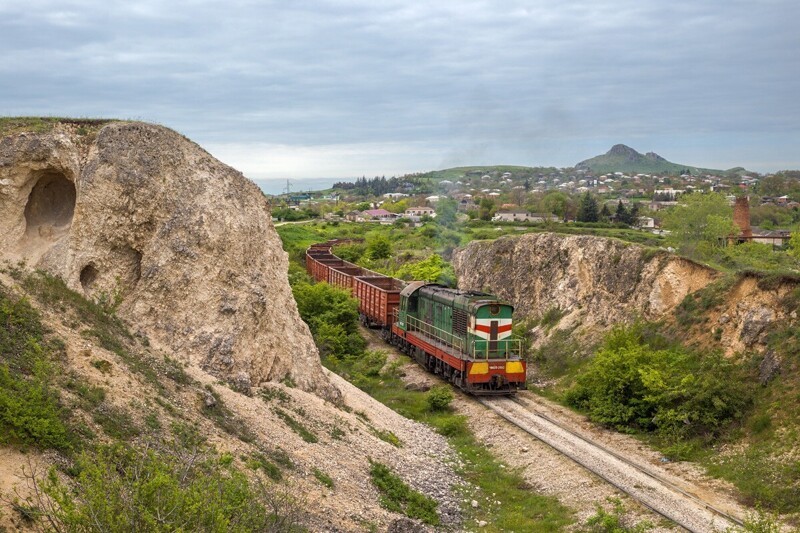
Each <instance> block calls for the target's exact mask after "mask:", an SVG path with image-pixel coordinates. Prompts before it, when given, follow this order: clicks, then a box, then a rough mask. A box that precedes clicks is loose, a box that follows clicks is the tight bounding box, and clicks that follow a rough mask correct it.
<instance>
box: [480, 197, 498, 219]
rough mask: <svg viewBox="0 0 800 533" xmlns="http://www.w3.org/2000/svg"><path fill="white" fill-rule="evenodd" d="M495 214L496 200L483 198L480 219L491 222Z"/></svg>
mask: <svg viewBox="0 0 800 533" xmlns="http://www.w3.org/2000/svg"><path fill="white" fill-rule="evenodd" d="M494 212H495V206H494V200H492V199H491V198H481V203H480V204H479V206H478V218H480V219H481V220H491V219H492V216H494Z"/></svg>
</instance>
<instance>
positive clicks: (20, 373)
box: [0, 288, 71, 450]
mask: <svg viewBox="0 0 800 533" xmlns="http://www.w3.org/2000/svg"><path fill="white" fill-rule="evenodd" d="M55 348H56V346H55V345H54V343H53V342H52V341H48V340H47V339H46V338H45V333H44V327H43V326H42V323H41V320H40V318H39V314H38V313H37V312H36V310H35V309H33V308H32V307H31V306H30V304H28V302H27V301H26V300H24V299H16V300H15V299H11V298H9V297H8V296H6V294H5V293H4V292H3V291H2V288H0V354H2V356H3V362H2V364H0V444H4V445H5V444H18V445H22V446H38V447H41V448H57V449H62V450H64V449H69V448H70V447H71V443H70V439H69V432H68V429H67V425H66V418H67V417H66V413H65V412H64V410H63V409H62V408H61V406H60V404H59V397H58V393H57V392H56V390H55V387H54V386H53V381H54V379H55V376H56V369H55V367H54V366H53V364H52V361H51V360H52V359H53V358H54V356H55V352H56V350H55Z"/></svg>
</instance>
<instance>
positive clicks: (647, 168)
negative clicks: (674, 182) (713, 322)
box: [575, 144, 725, 174]
mask: <svg viewBox="0 0 800 533" xmlns="http://www.w3.org/2000/svg"><path fill="white" fill-rule="evenodd" d="M575 168H578V169H584V170H591V171H592V172H594V173H595V174H607V173H609V172H625V173H629V174H630V173H633V174H639V173H642V174H676V173H680V172H681V171H686V170H688V171H689V172H690V173H692V174H724V173H725V171H724V170H715V169H712V168H700V167H693V166H691V165H682V164H679V163H671V162H669V161H667V160H666V159H664V158H663V157H661V156H660V155H658V154H656V153H654V152H647V153H646V154H640V153H639V152H637V151H636V150H634V149H633V148H631V147H629V146H625V145H624V144H616V145H614V146H612V147H611V150H609V151H608V152H606V153H605V154H603V155H598V156H597V157H593V158H591V159H587V160H585V161H581V162H580V163H578V164H577V165H575Z"/></svg>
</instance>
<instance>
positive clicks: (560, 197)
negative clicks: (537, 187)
mask: <svg viewBox="0 0 800 533" xmlns="http://www.w3.org/2000/svg"><path fill="white" fill-rule="evenodd" d="M569 204H570V200H569V197H568V196H567V195H566V194H564V193H563V192H560V191H552V192H548V193H547V194H545V195H544V198H542V208H543V211H544V212H545V213H553V214H554V215H558V218H560V219H561V220H565V219H566V217H567V213H568V211H569Z"/></svg>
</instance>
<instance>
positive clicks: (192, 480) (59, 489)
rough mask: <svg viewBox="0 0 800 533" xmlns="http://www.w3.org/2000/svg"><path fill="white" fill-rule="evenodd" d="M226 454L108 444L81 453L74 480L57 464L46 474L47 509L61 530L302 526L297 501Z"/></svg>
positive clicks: (289, 528)
mask: <svg viewBox="0 0 800 533" xmlns="http://www.w3.org/2000/svg"><path fill="white" fill-rule="evenodd" d="M223 459H224V458H223V457H221V456H218V455H216V454H214V453H212V452H209V451H202V452H199V453H186V451H185V450H182V449H179V448H177V447H171V448H166V449H163V448H158V447H147V449H144V450H136V449H133V448H130V447H127V446H121V445H117V446H108V447H103V448H100V449H99V450H98V452H97V453H96V454H91V455H89V454H82V455H81V456H80V457H79V458H78V459H77V464H76V471H77V472H79V474H78V475H77V477H76V478H75V480H74V482H73V483H72V484H71V486H66V485H65V484H64V483H63V482H62V481H61V480H60V479H59V476H58V474H57V473H56V470H55V469H51V470H50V472H49V475H48V476H47V478H46V479H44V480H38V482H37V484H38V485H39V487H40V488H41V490H42V493H43V494H44V495H45V496H43V498H45V497H46V498H47V500H45V501H42V502H40V503H42V504H43V505H40V508H42V509H45V514H46V515H47V516H46V517H47V519H48V521H49V523H50V525H51V526H53V528H54V529H55V530H57V531H94V530H99V531H110V532H123V531H156V530H158V531H241V532H244V531H292V530H294V528H295V526H296V524H297V520H298V516H299V513H298V510H297V509H296V507H295V504H294V502H293V501H292V500H291V499H289V498H288V497H286V496H285V495H281V494H279V493H278V492H276V491H274V489H272V490H270V489H268V488H267V487H265V486H264V485H261V484H258V483H255V482H253V483H251V482H250V481H248V478H247V476H245V475H244V474H243V473H241V472H240V471H238V470H236V469H235V468H234V467H233V466H232V461H230V460H223ZM210 494H213V497H211V498H210V497H209V495H210Z"/></svg>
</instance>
